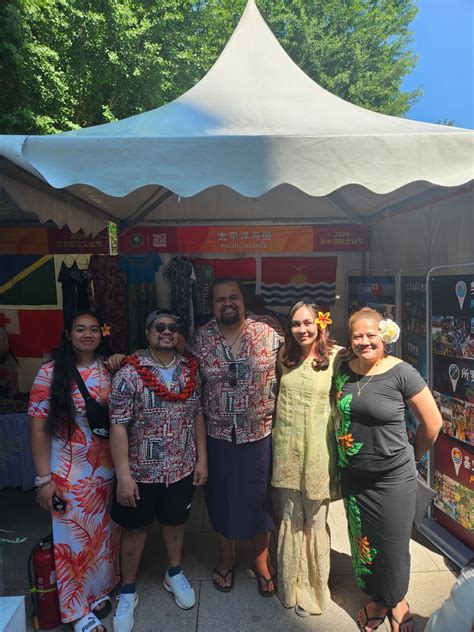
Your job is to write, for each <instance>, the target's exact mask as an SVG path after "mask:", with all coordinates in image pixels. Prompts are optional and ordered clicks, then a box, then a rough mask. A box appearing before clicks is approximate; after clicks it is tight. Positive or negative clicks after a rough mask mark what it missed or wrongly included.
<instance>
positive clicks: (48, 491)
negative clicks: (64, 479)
mask: <svg viewBox="0 0 474 632" xmlns="http://www.w3.org/2000/svg"><path fill="white" fill-rule="evenodd" d="M55 493H56V485H55V484H54V483H53V481H50V482H49V483H48V484H47V485H45V486H44V487H41V489H38V491H37V492H36V502H37V503H38V505H39V506H40V507H42V508H43V509H46V510H47V511H54V507H53V496H54V494H55Z"/></svg>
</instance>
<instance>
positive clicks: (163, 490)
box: [111, 474, 195, 529]
mask: <svg viewBox="0 0 474 632" xmlns="http://www.w3.org/2000/svg"><path fill="white" fill-rule="evenodd" d="M137 484H138V490H139V492H140V500H138V501H137V506H136V507H124V506H123V505H121V504H120V503H119V502H118V501H117V494H116V493H114V498H113V502H112V510H111V516H112V520H113V521H114V522H116V523H117V524H118V525H120V526H121V527H123V528H124V529H142V528H143V527H147V526H149V525H150V524H152V523H153V522H154V520H155V518H156V519H157V520H158V522H159V523H160V524H163V525H165V526H169V527H174V526H177V525H180V524H184V523H185V522H186V520H187V519H188V518H189V512H190V511H191V500H192V497H193V494H194V490H195V487H194V485H193V475H192V474H190V475H189V476H186V478H183V479H182V480H180V481H178V482H176V483H172V484H171V485H168V487H166V485H165V483H137Z"/></svg>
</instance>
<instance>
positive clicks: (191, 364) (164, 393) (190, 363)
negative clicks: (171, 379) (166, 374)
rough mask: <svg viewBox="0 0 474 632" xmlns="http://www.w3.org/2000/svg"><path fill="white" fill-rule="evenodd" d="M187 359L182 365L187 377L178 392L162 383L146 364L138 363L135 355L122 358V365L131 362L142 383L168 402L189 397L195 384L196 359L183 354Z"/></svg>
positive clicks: (188, 354)
mask: <svg viewBox="0 0 474 632" xmlns="http://www.w3.org/2000/svg"><path fill="white" fill-rule="evenodd" d="M184 357H185V358H186V360H187V363H186V366H185V367H183V368H184V369H185V370H186V371H187V373H188V379H187V382H186V384H185V385H184V387H183V388H182V390H181V391H180V392H179V393H172V392H171V391H170V390H169V388H168V387H167V386H165V385H164V384H162V383H161V382H160V381H159V380H157V379H156V377H155V376H154V375H153V373H152V372H151V371H150V369H148V367H146V366H142V365H141V364H140V360H139V358H137V356H128V357H126V358H124V359H123V360H122V366H125V365H126V364H131V365H132V366H133V367H134V368H135V370H136V372H137V373H138V375H139V376H140V378H141V380H142V382H143V385H144V386H146V387H147V388H149V389H150V390H152V391H154V392H155V393H156V395H157V396H158V397H161V398H163V399H164V400H166V401H168V402H179V401H184V400H186V399H189V397H191V395H192V394H193V392H194V391H195V389H196V386H197V373H198V366H199V365H198V361H197V360H196V358H195V357H194V356H193V355H191V354H190V353H186V354H184Z"/></svg>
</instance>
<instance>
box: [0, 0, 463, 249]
mask: <svg viewBox="0 0 474 632" xmlns="http://www.w3.org/2000/svg"><path fill="white" fill-rule="evenodd" d="M0 155H1V156H3V157H4V158H3V159H0V166H1V169H0V186H1V187H3V189H4V190H5V191H6V193H7V194H8V196H9V197H10V198H11V199H12V200H13V201H14V202H15V204H16V205H17V206H18V207H19V208H20V209H22V210H24V211H32V212H34V213H35V214H36V215H37V216H38V217H39V219H40V221H42V222H45V221H47V220H50V219H51V220H53V221H54V222H55V223H56V224H58V225H60V226H62V225H64V224H67V225H68V226H69V227H70V228H71V229H72V230H74V231H75V230H77V229H79V228H82V229H84V230H85V231H86V232H94V233H95V232H97V231H99V230H100V229H101V228H103V227H104V226H105V224H106V222H107V221H109V220H113V221H116V222H118V223H119V224H122V225H123V224H125V225H127V224H128V225H129V224H131V223H136V222H139V221H141V222H143V221H150V222H160V223H162V222H169V223H171V222H172V223H180V222H187V223H207V222H214V223H216V222H220V223H229V222H236V221H245V222H247V223H249V222H260V223H262V222H291V223H298V222H304V223H315V222H318V223H329V222H332V223H335V222H339V223H340V222H347V221H348V220H349V221H351V222H367V221H373V220H374V219H376V218H380V217H381V216H383V217H385V216H387V215H388V216H392V215H395V214H398V213H401V212H405V211H407V210H410V209H413V208H419V207H426V208H431V207H432V205H436V204H438V203H440V202H441V201H443V200H446V199H449V200H450V204H451V205H456V206H459V205H461V206H463V208H464V207H466V202H467V204H468V206H471V207H472V199H473V198H472V180H473V178H474V168H473V162H474V133H473V132H472V131H469V130H463V129H458V128H453V127H446V126H440V125H433V124H427V123H420V122H416V121H411V120H407V119H401V118H397V117H391V116H386V115H383V114H378V113H376V112H372V111H369V110H365V109H363V108H360V107H357V106H355V105H352V104H350V103H348V102H346V101H344V100H342V99H340V98H338V97H336V96H334V95H333V94H331V93H329V92H327V91H326V90H324V89H322V88H321V87H320V86H318V85H317V84H316V83H315V82H314V81H312V80H311V79H310V78H309V77H307V76H306V75H305V74H304V73H303V72H302V71H301V70H300V69H299V68H298V67H297V66H296V65H295V64H294V63H293V61H292V60H291V59H290V58H289V57H288V55H287V54H286V53H285V51H284V50H283V49H282V48H281V46H280V45H279V43H278V42H277V40H276V38H275V37H274V36H273V34H272V33H271V31H270V29H269V28H268V27H267V25H266V24H265V22H264V20H263V19H262V17H261V15H260V13H259V11H258V9H257V7H256V5H255V2H254V0H249V2H248V4H247V7H246V9H245V12H244V14H243V16H242V18H241V20H240V22H239V24H238V26H237V28H236V30H235V31H234V33H233V35H232V37H231V38H230V40H229V42H228V44H227V46H226V47H225V49H224V51H223V52H222V54H221V56H220V57H219V59H218V60H217V62H216V63H215V65H214V66H213V67H212V69H211V70H210V71H209V72H208V74H207V75H206V76H205V77H204V78H203V79H202V80H201V81H200V82H199V83H198V84H197V85H195V86H194V87H193V88H192V89H191V90H189V91H188V92H186V93H185V94H183V95H182V96H181V97H179V98H178V99H176V100H175V101H173V102H171V103H169V104H167V105H164V106H162V107H160V108H157V109H155V110H152V111H150V112H146V113H143V114H139V115H137V116H133V117H130V118H127V119H124V120H122V121H118V122H114V123H109V124H107V125H100V126H96V127H91V128H87V129H81V130H78V131H73V132H67V133H64V134H57V135H53V136H41V137H40V136H0ZM469 215H470V213H469ZM470 226H471V228H472V223H471V224H470ZM471 252H472V251H471Z"/></svg>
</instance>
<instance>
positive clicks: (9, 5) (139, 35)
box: [0, 0, 209, 134]
mask: <svg viewBox="0 0 474 632" xmlns="http://www.w3.org/2000/svg"><path fill="white" fill-rule="evenodd" d="M197 17H198V16H197V14H196V11H195V10H194V3H193V2H192V0H184V1H183V0H181V1H178V0H166V1H159V0H153V1H152V0H137V1H134V0H7V1H6V2H4V3H3V4H2V5H1V8H0V73H1V75H0V76H1V77H2V79H1V80H0V102H1V103H2V104H4V107H2V109H1V112H0V129H1V130H2V132H3V133H39V134H49V133H54V132H57V131H62V130H66V129H74V128H77V127H83V126H88V125H95V124H100V123H105V122H108V121H111V120H116V119H119V118H123V117H126V116H130V115H133V114H137V113H139V112H143V111H145V110H148V109H151V108H154V107H157V106H159V105H162V104H163V103H166V102H167V101H169V100H171V99H173V98H175V97H176V96H178V95H179V94H180V92H181V91H182V90H184V89H186V88H188V87H189V86H191V85H193V84H194V83H196V81H198V80H199V78H200V77H201V76H202V74H204V72H205V69H206V68H207V67H208V66H209V60H207V59H203V58H202V57H200V56H199V55H197V54H196V53H197V48H198V47H199V40H198V29H197V25H196V20H197Z"/></svg>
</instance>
